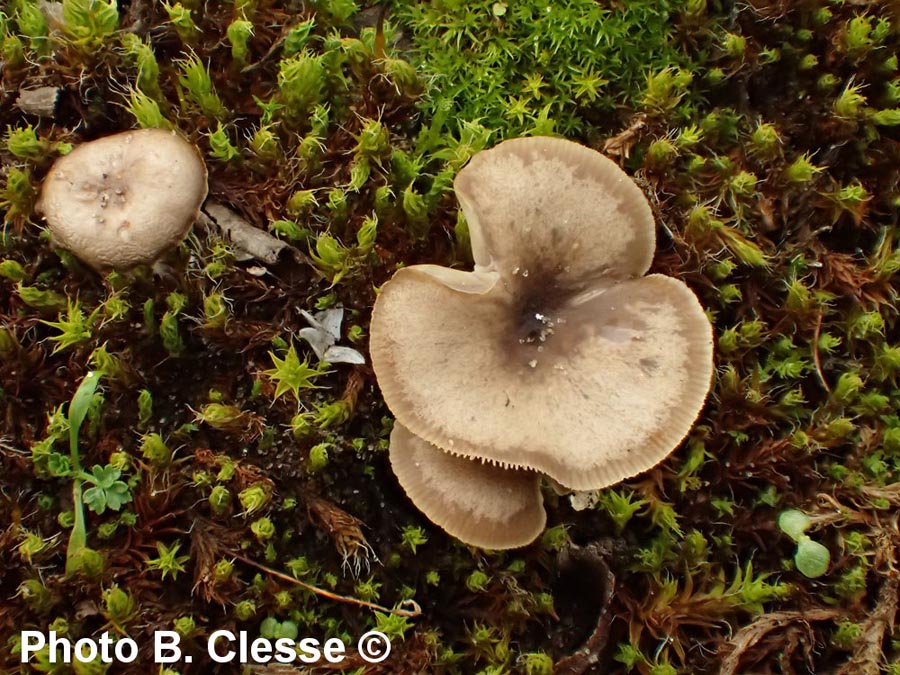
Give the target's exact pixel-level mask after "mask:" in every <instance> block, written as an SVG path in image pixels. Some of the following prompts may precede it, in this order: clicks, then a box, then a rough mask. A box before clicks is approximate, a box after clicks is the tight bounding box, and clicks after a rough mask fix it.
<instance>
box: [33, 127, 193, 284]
mask: <svg viewBox="0 0 900 675" xmlns="http://www.w3.org/2000/svg"><path fill="white" fill-rule="evenodd" d="M206 178H207V174H206V166H205V165H204V163H203V159H202V158H201V156H200V153H199V152H198V151H197V149H196V148H195V147H194V146H193V145H191V144H190V143H188V142H187V141H185V140H184V139H183V138H181V137H180V136H178V135H177V134H176V133H174V132H171V131H165V130H163V129H140V130H137V131H126V132H124V133H120V134H115V135H113V136H107V137H105V138H100V139H98V140H95V141H91V142H89V143H84V144H82V145H79V146H78V147H76V148H75V149H74V150H73V151H72V152H70V153H69V154H68V155H66V156H64V157H61V158H59V159H58V160H57V161H56V162H55V163H54V165H53V167H52V168H51V169H50V172H49V173H48V174H47V178H46V179H45V180H44V184H43V186H42V188H41V198H40V203H39V204H38V209H39V211H41V212H42V213H43V215H44V218H45V219H46V221H47V224H48V226H49V230H50V232H51V233H52V235H53V237H54V239H55V240H56V241H57V242H58V243H59V245H60V246H62V247H64V248H67V249H69V250H70V251H72V252H73V253H74V254H75V255H76V256H78V257H79V258H80V259H81V260H83V261H85V262H86V263H87V264H89V265H90V266H91V267H93V268H94V269H96V270H106V269H127V268H129V267H134V266H135V265H138V264H141V263H150V262H153V261H154V260H156V259H157V258H158V257H159V256H160V255H162V254H163V253H164V252H165V251H166V250H167V249H169V248H171V247H173V246H176V245H177V244H178V243H179V242H180V241H181V240H182V239H183V238H184V236H185V235H186V234H187V232H188V230H189V229H190V227H191V225H192V224H193V222H194V220H195V218H196V217H197V214H198V212H199V209H200V205H201V204H202V203H203V200H204V199H205V198H206V193H207V181H206Z"/></svg>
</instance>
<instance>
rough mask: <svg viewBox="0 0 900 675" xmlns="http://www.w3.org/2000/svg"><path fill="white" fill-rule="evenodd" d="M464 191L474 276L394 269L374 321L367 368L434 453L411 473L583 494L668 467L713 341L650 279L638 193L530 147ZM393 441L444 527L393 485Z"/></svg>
mask: <svg viewBox="0 0 900 675" xmlns="http://www.w3.org/2000/svg"><path fill="white" fill-rule="evenodd" d="M454 188H455V191H456V194H457V197H458V199H459V202H460V205H461V206H462V209H463V212H464V214H465V216H466V220H467V222H468V224H469V231H470V238H471V242H472V255H473V259H474V261H475V268H474V270H473V271H472V272H465V271H461V270H451V269H448V268H443V267H440V266H436V265H413V266H411V267H407V268H404V269H401V270H399V271H398V272H397V273H396V274H395V275H394V276H393V278H392V279H391V280H390V281H389V282H387V283H386V284H385V285H384V286H383V287H382V290H381V293H380V295H379V297H378V299H377V301H376V303H375V307H374V310H373V314H372V327H371V339H370V352H371V358H372V365H373V368H374V370H375V373H376V376H377V378H378V383H379V385H380V387H381V391H382V393H383V395H384V399H385V402H386V403H387V405H388V407H389V408H390V409H391V411H392V412H393V413H394V415H395V417H396V418H397V420H398V422H399V423H400V424H401V425H402V426H403V427H405V429H407V430H408V433H409V434H411V435H412V436H414V437H419V438H420V439H421V440H422V442H423V443H424V445H425V447H427V448H429V449H430V452H429V453H428V454H429V455H430V459H427V460H426V459H424V457H425V451H424V450H419V451H417V454H416V456H417V457H418V458H419V459H418V461H420V462H421V463H422V464H423V465H424V462H425V461H429V462H433V463H435V465H436V466H438V465H439V466H444V462H445V461H448V460H446V458H445V457H443V455H447V454H448V453H449V454H452V455H456V456H458V457H457V458H456V459H454V464H455V463H457V462H460V461H469V462H470V463H471V464H470V466H469V470H475V471H484V470H486V469H489V468H491V467H488V466H486V465H484V464H483V463H484V462H488V463H490V464H495V465H497V466H499V467H504V468H507V469H513V470H516V469H518V470H520V471H522V470H524V471H526V472H532V471H535V472H538V473H541V474H545V475H546V476H548V477H549V478H550V479H552V481H553V482H555V483H558V484H559V485H562V486H564V487H566V488H568V489H572V490H588V489H597V488H601V487H605V486H608V485H611V484H614V483H617V482H619V481H621V480H623V479H625V478H627V477H630V476H633V475H636V474H638V473H641V472H642V471H645V470H647V469H649V468H651V467H653V466H654V465H656V464H657V463H659V462H660V461H662V460H663V459H664V458H665V457H666V456H667V455H668V454H669V453H670V452H671V451H672V450H673V449H674V448H675V447H677V446H678V444H679V443H680V442H681V440H682V439H683V438H684V436H685V435H686V434H687V432H688V431H689V430H690V428H691V426H692V424H693V422H694V420H695V419H696V417H697V415H698V413H699V411H700V409H701V408H702V406H703V402H704V400H705V398H706V394H707V392H708V390H709V386H710V382H711V376H712V368H713V359H712V327H711V325H710V323H709V320H708V319H707V317H706V314H705V313H704V311H703V308H702V306H701V305H700V303H699V301H698V300H697V297H696V296H695V295H694V294H693V292H692V291H691V290H690V289H689V288H688V287H687V286H686V285H685V284H684V283H683V282H681V281H679V280H677V279H674V278H672V277H668V276H664V275H660V274H651V275H648V276H644V275H645V274H646V272H647V270H648V269H649V267H650V263H651V261H652V257H653V251H654V247H655V228H654V222H653V216H652V213H651V211H650V207H649V205H648V203H647V200H646V198H645V197H644V195H643V193H642V192H641V190H640V189H639V188H638V186H637V185H636V184H635V183H634V182H633V181H632V180H631V179H630V178H629V177H628V176H627V175H626V174H625V173H624V172H623V171H622V170H621V169H619V167H618V166H616V164H615V163H613V162H612V161H611V160H609V159H607V158H606V157H604V156H603V155H601V154H599V153H597V152H595V151H593V150H590V149H588V148H585V147H583V146H580V145H578V144H576V143H572V142H570V141H565V140H561V139H555V138H541V137H535V138H524V139H514V140H509V141H505V142H503V143H501V144H499V145H498V146H496V147H495V148H493V149H491V150H487V151H484V152H481V153H478V154H477V155H475V156H474V157H473V158H472V160H471V161H470V163H469V164H468V165H467V166H466V167H465V168H464V169H462V171H460V173H459V175H458V176H457V178H456V180H455V181H454ZM399 438H401V439H403V440H402V441H401V442H393V439H392V445H391V456H392V464H393V465H394V467H395V471H396V472H397V475H398V477H399V479H400V482H401V484H402V486H403V487H404V488H405V489H406V491H407V493H408V494H409V496H410V497H411V499H412V500H413V501H414V503H416V504H417V505H419V506H420V508H422V510H423V511H425V513H426V515H428V516H429V517H431V518H432V519H433V520H435V522H437V523H438V524H439V525H443V523H442V522H441V521H440V520H437V519H436V518H434V516H433V512H434V508H433V504H432V503H430V502H429V503H428V504H425V502H424V501H423V500H424V499H425V497H423V496H422V492H423V491H422V490H421V489H420V488H421V485H420V484H417V485H416V486H412V485H411V484H410V482H409V481H410V477H409V474H408V472H406V473H405V474H404V473H403V472H401V471H397V470H396V467H397V466H398V464H397V463H395V462H394V460H393V455H394V453H395V451H396V452H401V453H407V452H409V451H408V447H409V446H410V445H412V444H411V442H410V441H409V440H408V439H406V436H403V435H401V436H399ZM417 447H418V446H417ZM477 460H480V461H477ZM473 467H474V468H473ZM420 469H421V467H420ZM421 470H423V471H424V469H421ZM492 470H496V469H492ZM457 471H458V472H460V473H461V470H457ZM527 475H529V476H530V475H531V474H530V473H529V474H527ZM451 480H454V481H455V479H451ZM485 480H487V481H489V482H490V481H492V480H495V478H493V477H492V478H485ZM432 489H434V488H432ZM423 504H424V506H423ZM497 515H498V516H501V515H502V514H501V512H500V511H497ZM446 529H448V531H450V532H451V533H452V534H455V535H456V536H457V537H459V538H461V539H463V540H464V541H469V542H473V540H472V539H471V538H470V539H466V536H467V535H468V533H467V532H462V531H461V530H460V529H459V528H457V529H456V530H455V531H454V530H452V529H451V528H449V527H448V528H446ZM534 536H536V534H535V535H534ZM532 538H533V537H532ZM481 545H483V544H481ZM487 547H488V548H493V547H494V546H487Z"/></svg>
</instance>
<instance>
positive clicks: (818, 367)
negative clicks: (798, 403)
mask: <svg viewBox="0 0 900 675" xmlns="http://www.w3.org/2000/svg"><path fill="white" fill-rule="evenodd" d="M821 331H822V312H821V311H820V312H819V318H818V319H817V320H816V332H815V333H814V334H813V344H812V355H813V363H815V365H816V375H817V376H818V377H819V382H820V383H821V384H822V386H823V387H825V391H827V392H828V393H829V394H830V393H831V387H829V386H828V382H827V381H826V380H825V374H824V373H823V372H822V359H820V358H819V333H820V332H821Z"/></svg>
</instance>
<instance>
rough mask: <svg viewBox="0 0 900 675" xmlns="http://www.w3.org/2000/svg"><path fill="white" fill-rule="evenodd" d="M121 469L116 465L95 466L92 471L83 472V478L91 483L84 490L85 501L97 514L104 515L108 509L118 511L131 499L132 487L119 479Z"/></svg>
mask: <svg viewBox="0 0 900 675" xmlns="http://www.w3.org/2000/svg"><path fill="white" fill-rule="evenodd" d="M121 475H122V471H121V470H120V469H117V468H115V467H114V466H100V465H97V466H94V467H93V468H92V469H91V473H89V474H88V473H84V472H82V473H81V479H82V480H83V481H84V482H85V483H89V484H90V485H91V487H90V488H88V489H87V490H85V492H84V503H85V504H87V506H88V508H89V509H90V510H91V511H93V512H94V513H96V514H97V515H103V514H104V513H105V512H106V509H111V510H112V511H118V510H119V509H121V508H122V506H123V505H124V504H127V503H128V502H130V501H131V489H130V488H129V487H128V484H127V483H125V482H124V481H121V480H119V477H120V476H121Z"/></svg>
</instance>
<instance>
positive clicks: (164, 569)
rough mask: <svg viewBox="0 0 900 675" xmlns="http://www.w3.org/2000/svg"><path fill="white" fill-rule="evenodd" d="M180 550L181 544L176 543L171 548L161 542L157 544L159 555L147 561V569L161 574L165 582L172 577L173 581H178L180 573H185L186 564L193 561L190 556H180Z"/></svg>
mask: <svg viewBox="0 0 900 675" xmlns="http://www.w3.org/2000/svg"><path fill="white" fill-rule="evenodd" d="M180 548H181V543H180V542H175V543H174V544H172V545H171V546H167V545H166V544H164V543H162V542H161V541H158V542H156V551H157V553H158V554H159V555H158V557H156V558H150V559H148V560H147V568H148V569H151V570H153V571H156V572H159V573H160V576H161V578H162V579H163V580H165V578H166V577H167V576H171V577H172V579H173V580H174V579H176V578H177V577H178V575H179V574H180V573H182V572H184V571H185V567H184V564H185V563H186V562H187V561H188V560H190V559H191V557H190V556H188V555H178V550H179V549H180Z"/></svg>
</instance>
